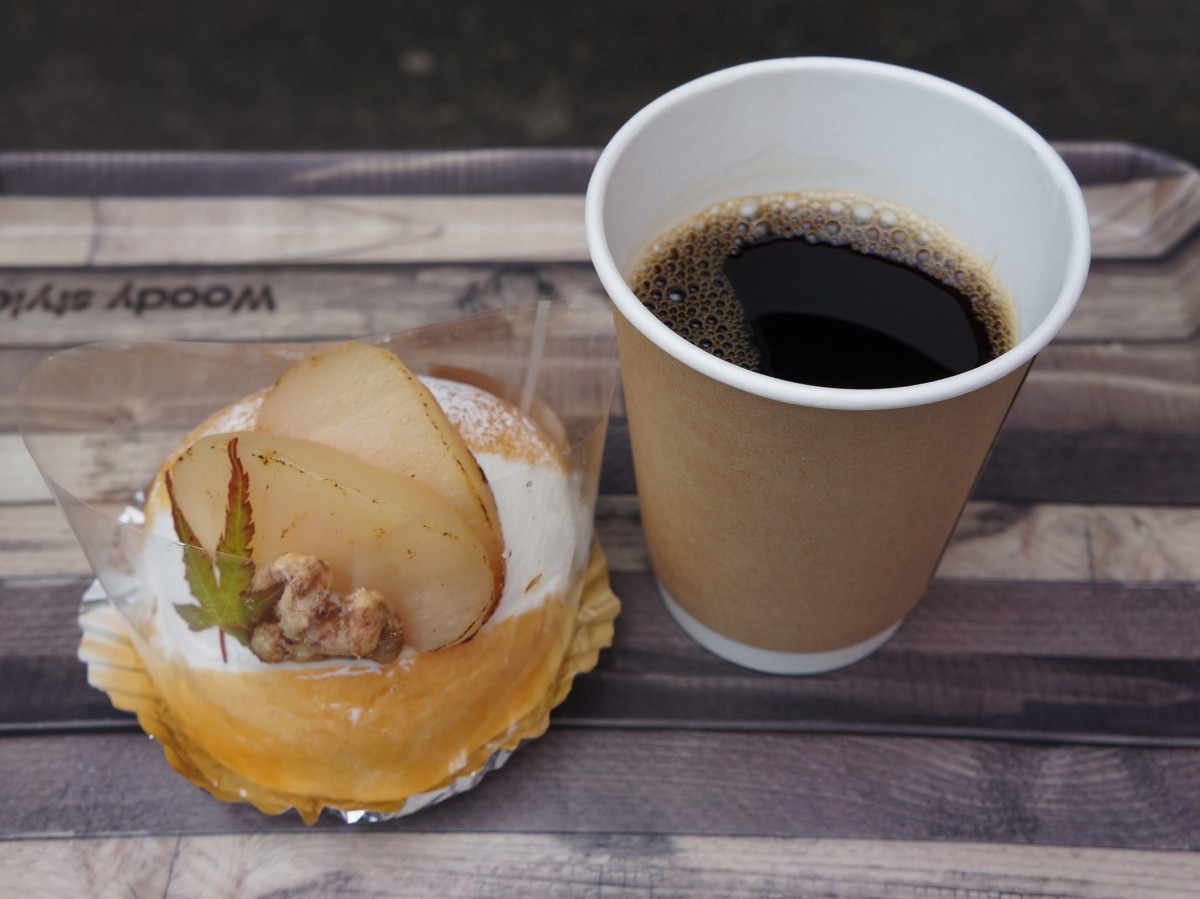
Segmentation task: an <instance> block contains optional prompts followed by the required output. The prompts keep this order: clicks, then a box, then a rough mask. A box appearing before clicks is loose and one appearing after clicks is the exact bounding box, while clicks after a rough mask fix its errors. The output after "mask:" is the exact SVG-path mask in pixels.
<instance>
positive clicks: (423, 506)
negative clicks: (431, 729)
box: [171, 431, 498, 651]
mask: <svg viewBox="0 0 1200 899" xmlns="http://www.w3.org/2000/svg"><path fill="white" fill-rule="evenodd" d="M233 438H237V441H238V443H237V454H238V458H239V459H241V462H242V465H243V467H244V468H245V470H246V476H247V478H248V480H249V485H250V509H251V512H252V514H253V518H254V529H255V533H254V536H253V539H252V543H251V555H252V557H253V558H254V559H255V560H256V561H258V562H260V563H267V562H271V561H272V560H274V559H276V558H278V557H279V556H281V555H283V554H284V553H287V552H294V553H305V554H308V555H312V556H316V557H317V558H320V559H323V560H324V561H325V562H326V563H328V565H329V566H330V568H331V570H332V574H333V586H334V589H335V590H336V591H337V592H339V593H342V594H343V595H345V594H348V593H349V592H351V591H353V590H354V589H356V588H359V587H364V588H367V589H372V590H378V591H379V592H380V593H382V594H383V596H384V599H385V601H386V602H387V604H388V605H389V606H390V607H391V608H392V609H393V611H395V613H396V615H397V617H398V618H399V619H400V620H401V623H402V624H403V627H404V642H405V645H406V646H411V647H413V648H414V649H416V650H418V651H429V650H434V649H439V648H441V647H443V646H448V645H450V644H453V643H458V642H461V641H462V640H465V639H467V638H468V637H470V636H471V635H472V634H474V633H475V631H476V630H478V629H479V627H480V625H481V624H482V623H483V622H484V621H485V620H486V619H487V616H488V615H489V614H490V613H491V611H492V609H493V608H494V607H495V600H496V597H497V595H498V594H497V585H496V580H495V576H494V572H493V567H492V564H491V560H490V558H489V556H488V553H487V551H486V550H485V549H484V547H483V546H481V545H480V543H479V541H478V540H477V539H476V537H475V535H474V533H473V532H472V530H471V528H469V527H468V526H467V525H466V523H465V522H464V521H463V520H462V517H461V516H460V515H459V514H458V513H457V511H456V510H455V509H454V508H452V507H451V506H450V504H449V503H447V502H446V500H445V499H444V498H443V497H442V496H440V495H438V494H437V493H434V492H433V491H432V490H430V489H429V488H427V487H425V486H424V485H423V484H421V483H420V482H418V481H417V480H415V479H413V478H408V477H402V476H398V475H396V474H394V473H392V472H388V471H383V470H381V469H379V468H376V467H375V466H372V465H368V464H367V463H365V462H363V461H362V460H361V459H357V458H355V457H354V456H351V455H348V454H347V453H344V452H341V451H340V450H337V449H334V448H333V447H330V446H325V445H322V444H318V443H313V442H311V441H308V440H300V439H297V438H294V437H286V436H283V435H279V434H265V433H262V432H259V431H245V432H239V433H235V434H214V435H211V436H208V437H204V438H202V439H200V440H199V441H197V442H196V443H194V444H193V445H192V446H191V447H190V448H189V449H188V450H187V451H186V452H185V453H184V454H183V455H182V457H181V458H180V459H179V461H178V462H177V463H176V464H175V465H174V467H173V468H172V470H171V476H172V481H173V485H174V492H175V498H176V501H177V502H178V504H179V508H180V509H181V510H182V512H183V513H184V515H185V516H186V518H187V520H188V522H189V523H190V524H191V526H192V529H193V531H194V532H195V534H196V538H197V540H198V541H199V542H200V544H201V545H202V546H203V547H205V548H206V549H209V550H211V549H213V547H214V546H215V545H216V542H217V540H218V538H219V536H220V531H221V529H222V527H223V526H224V521H225V502H226V495H227V491H226V487H225V485H227V484H228V482H229V470H230V462H229V456H228V444H229V441H230V440H231V439H233Z"/></svg>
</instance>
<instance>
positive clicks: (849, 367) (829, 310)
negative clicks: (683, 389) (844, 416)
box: [630, 191, 1016, 388]
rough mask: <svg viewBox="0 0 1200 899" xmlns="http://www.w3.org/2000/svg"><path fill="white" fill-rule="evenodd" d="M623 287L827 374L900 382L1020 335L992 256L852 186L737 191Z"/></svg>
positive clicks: (699, 332) (854, 384) (652, 306)
mask: <svg viewBox="0 0 1200 899" xmlns="http://www.w3.org/2000/svg"><path fill="white" fill-rule="evenodd" d="M630 287H631V288H632V289H633V291H634V293H635V294H636V295H637V296H638V298H639V299H640V300H641V301H642V302H643V304H645V306H646V307H647V308H648V309H649V310H650V311H651V312H653V313H654V314H655V315H656V316H657V317H658V318H659V320H660V321H662V322H663V323H664V324H665V325H667V327H669V328H671V329H672V330H673V331H675V332H676V333H677V334H679V335H681V336H683V337H685V338H686V339H687V340H689V341H690V342H691V343H693V344H695V345H696V346H698V347H700V348H701V349H704V350H707V351H708V352H710V353H712V354H713V355H714V356H717V357H719V358H722V359H725V360H727V361H729V362H732V363H734V364H736V365H740V366H742V367H743V368H747V369H750V370H751V371H757V372H760V373H762V374H766V375H770V376H772V377H777V378H784V379H787V380H790V381H797V382H800V383H805V384H815V385H818V386H826V387H848V388H881V387H901V386H907V385H910V384H918V383H923V382H926V381H933V380H937V379H939V378H944V377H948V376H950V375H954V374H959V373H961V372H964V371H968V370H970V369H972V368H975V367H976V366H978V365H982V364H983V363H985V362H987V361H989V360H990V359H993V358H995V357H996V356H999V355H1000V354H1002V353H1004V352H1006V351H1007V350H1008V349H1010V348H1011V346H1012V345H1013V344H1014V343H1015V340H1016V338H1015V324H1014V317H1013V314H1012V311H1011V304H1010V302H1009V300H1008V297H1007V294H1006V292H1005V290H1004V287H1003V285H1002V284H1001V283H1000V282H999V281H998V279H996V278H995V276H994V275H993V274H992V273H991V272H990V270H989V267H988V266H987V265H986V264H984V263H983V262H982V261H981V260H980V259H978V258H977V257H976V256H975V255H974V254H973V253H971V252H970V251H969V250H967V249H966V248H965V247H963V246H962V244H961V243H959V241H957V240H956V239H955V238H954V237H953V236H952V235H950V234H949V233H948V232H947V231H946V230H945V229H944V228H942V227H941V226H939V225H937V224H936V223H934V222H932V221H930V220H929V219H927V218H925V217H923V216H921V215H919V214H917V213H915V212H913V211H912V210H909V209H906V208H904V207H901V206H898V205H896V204H893V203H888V202H885V201H882V200H879V199H877V198H874V197H868V196H865V195H862V194H858V193H852V192H846V191H811V192H805V193H795V194H777V195H770V196H759V197H750V198H741V199H736V200H731V201H728V202H725V203H721V204H718V205H716V206H713V207H711V208H710V209H708V210H707V211H705V212H704V213H702V214H700V215H697V216H695V217H693V218H692V219H689V220H688V221H686V222H684V223H683V224H681V225H680V226H678V227H676V228H675V229H673V230H672V231H670V232H668V233H667V234H664V235H662V236H661V237H660V238H659V239H658V240H657V241H655V243H654V244H653V245H652V246H651V247H650V248H648V249H647V250H646V251H645V253H643V255H642V256H641V257H640V258H639V260H638V262H637V264H636V265H635V267H634V271H633V274H632V276H631V278H630Z"/></svg>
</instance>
